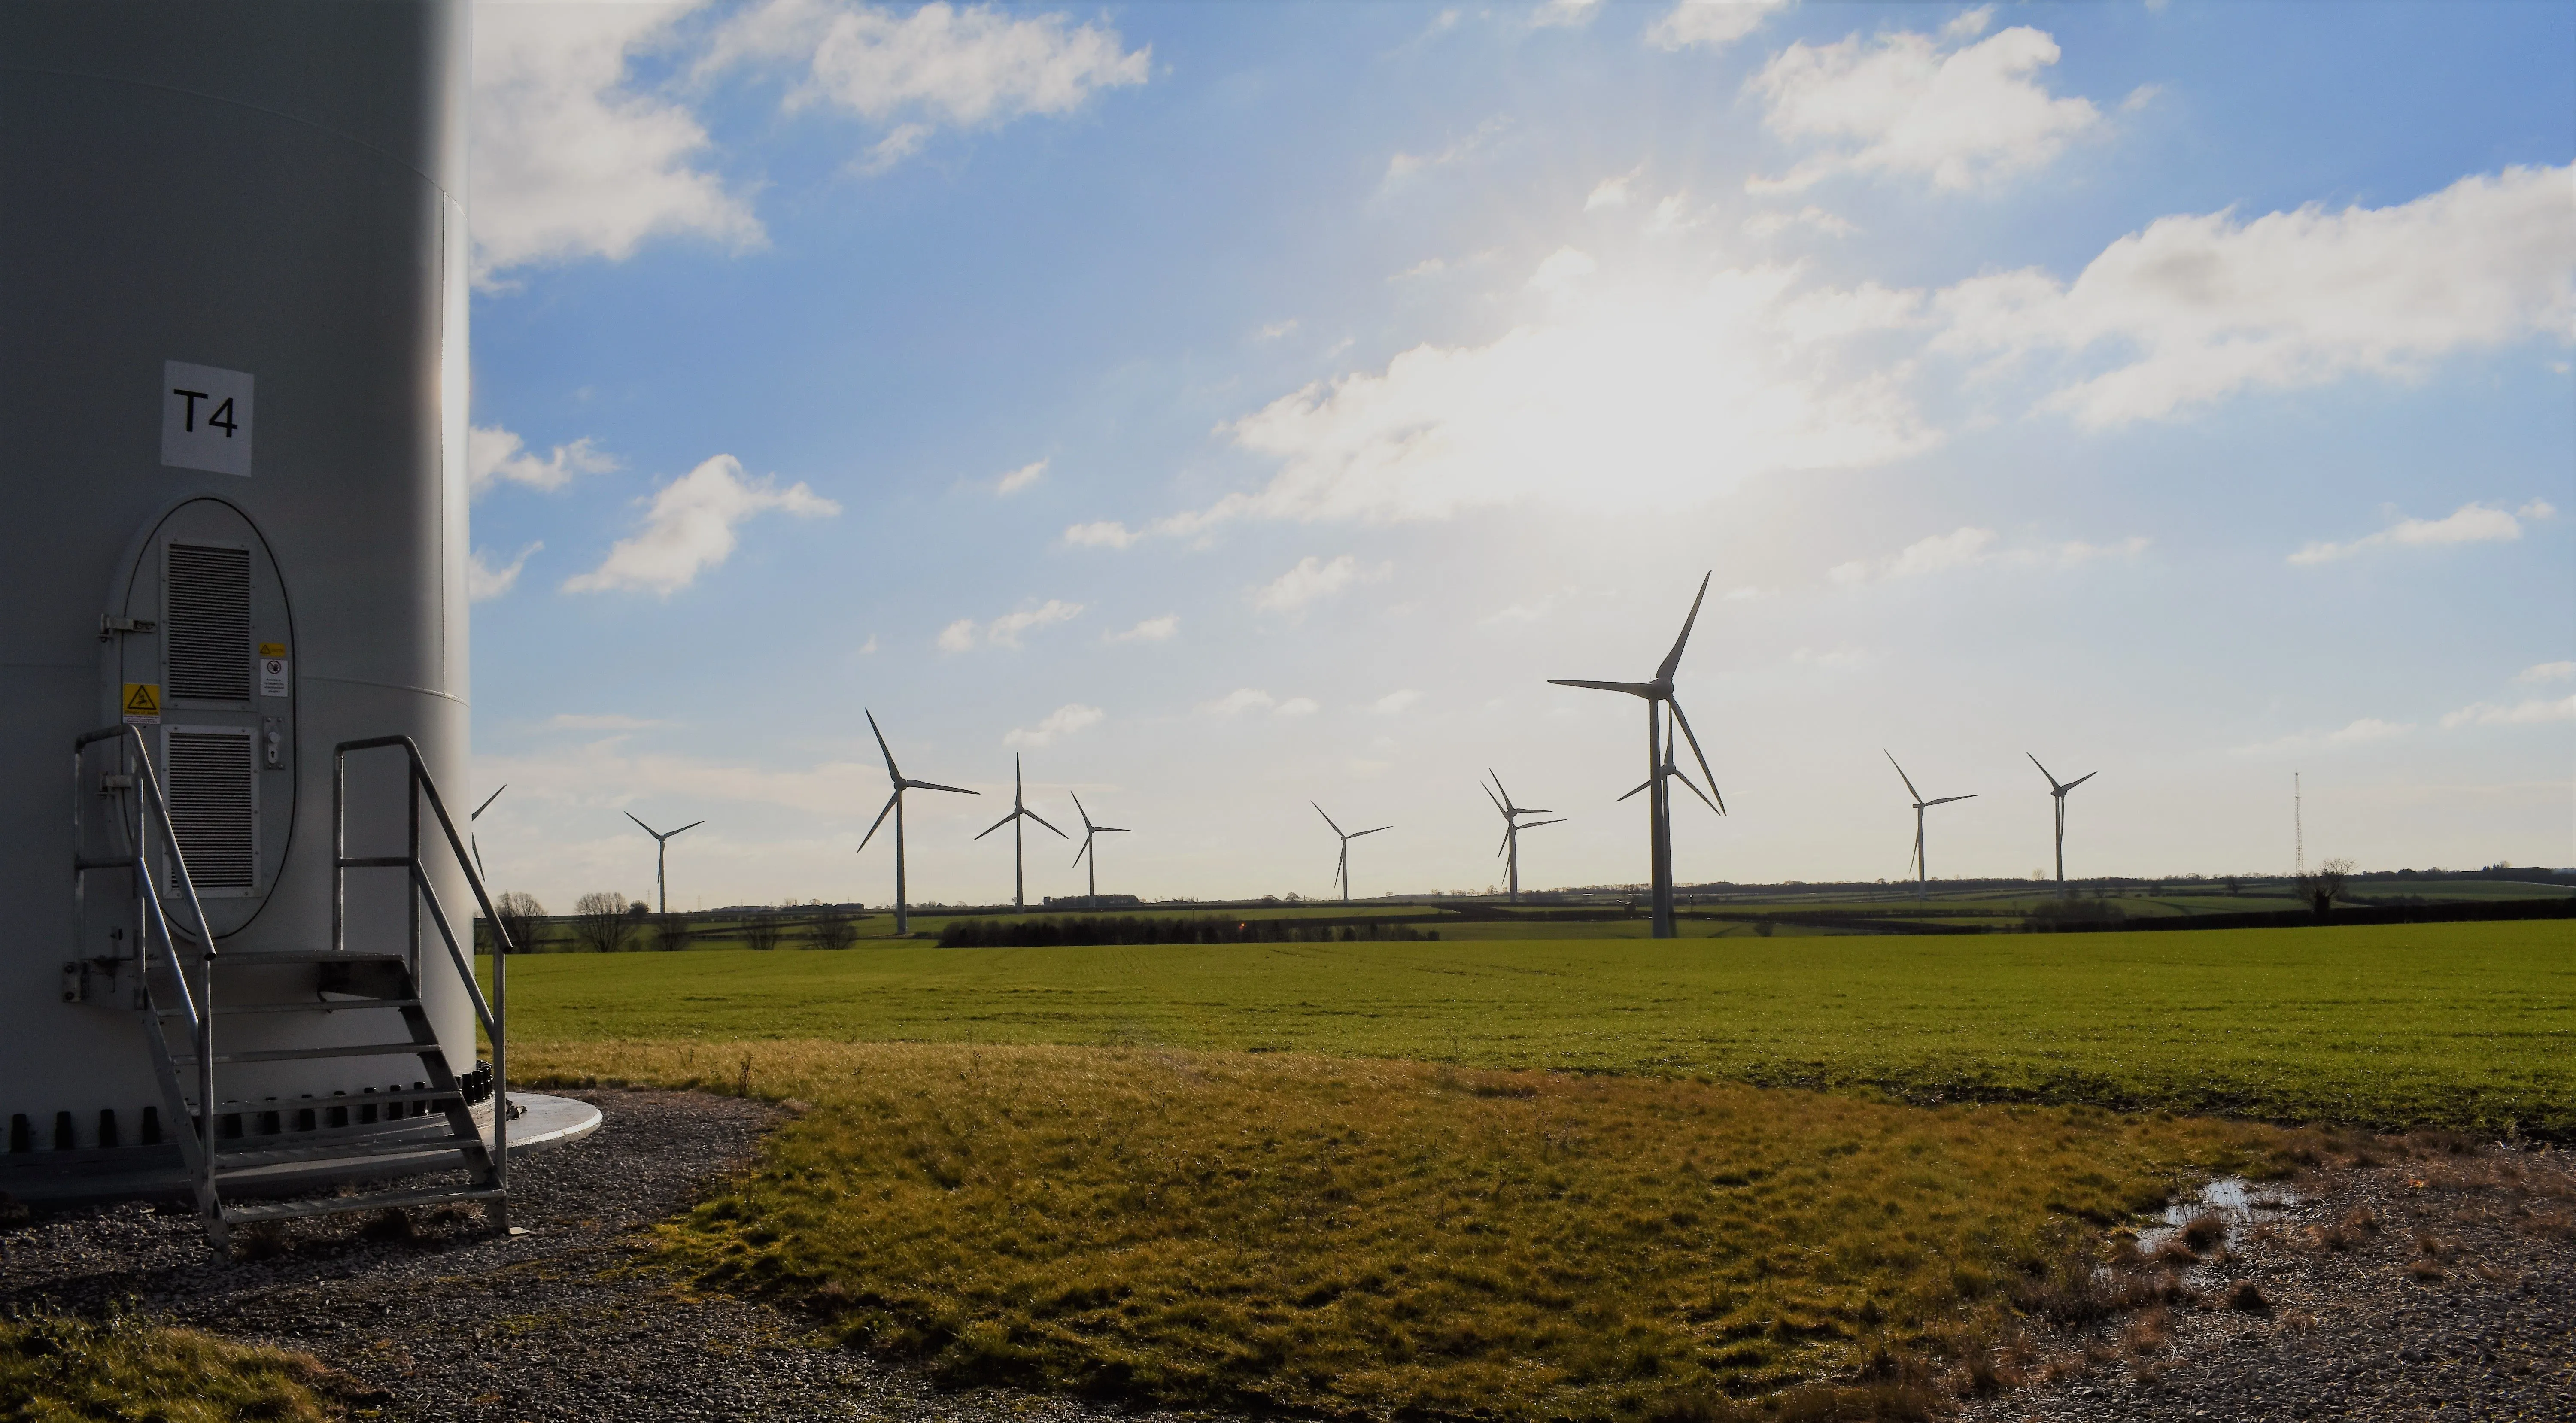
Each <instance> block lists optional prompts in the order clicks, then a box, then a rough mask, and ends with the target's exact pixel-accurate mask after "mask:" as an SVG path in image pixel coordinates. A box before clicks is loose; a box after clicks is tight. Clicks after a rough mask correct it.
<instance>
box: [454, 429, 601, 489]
mask: <svg viewBox="0 0 2576 1423" xmlns="http://www.w3.org/2000/svg"><path fill="white" fill-rule="evenodd" d="M617 467H618V464H617V459H616V457H615V456H613V455H605V454H601V453H600V452H599V450H598V449H597V448H596V447H595V446H593V445H592V444H591V441H590V437H589V436H587V435H585V436H583V437H582V438H580V439H578V440H575V441H573V442H572V443H571V444H568V445H557V446H555V447H554V450H553V451H552V452H551V453H549V454H548V455H546V456H545V457H544V458H543V459H539V458H538V457H537V456H536V454H535V453H534V452H532V451H530V450H528V449H526V448H524V446H523V445H522V443H521V441H520V439H519V437H518V436H517V435H514V434H512V433H510V432H509V431H507V430H504V429H502V428H501V427H500V426H498V425H470V426H468V427H466V431H465V480H466V487H467V488H468V489H470V490H472V491H473V492H474V493H476V494H480V493H482V492H483V491H484V490H486V489H488V488H490V487H491V486H492V485H493V483H494V482H496V481H498V480H504V479H506V480H508V481H510V482H511V483H512V484H524V485H526V486H528V487H529V488H531V489H547V490H553V489H561V488H563V487H564V486H565V485H567V484H570V483H571V482H572V477H573V476H574V475H576V474H606V473H608V472H609V471H611V470H614V469H616V468H617Z"/></svg>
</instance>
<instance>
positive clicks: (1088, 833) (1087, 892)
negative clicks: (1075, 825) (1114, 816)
mask: <svg viewBox="0 0 2576 1423" xmlns="http://www.w3.org/2000/svg"><path fill="white" fill-rule="evenodd" d="M1073 809H1074V813H1075V814H1077V815H1079V816H1081V817H1082V848H1081V849H1079V850H1076V851H1074V852H1073V862H1074V863H1075V864H1077V865H1078V864H1081V863H1082V861H1083V857H1085V856H1089V857H1090V859H1091V868H1090V869H1089V870H1088V871H1086V872H1085V873H1087V874H1088V875H1089V876H1090V879H1089V882H1088V883H1087V884H1086V885H1085V887H1084V889H1083V898H1082V907H1083V908H1085V909H1098V908H1099V907H1100V854H1099V852H1098V851H1096V850H1094V849H1092V847H1091V839H1092V837H1093V836H1095V835H1132V834H1134V833H1135V832H1134V831H1132V830H1129V829H1128V828H1127V827H1126V826H1124V825H1094V824H1092V823H1091V812H1090V811H1088V810H1085V809H1083V806H1082V796H1081V795H1080V794H1079V793H1073Z"/></svg>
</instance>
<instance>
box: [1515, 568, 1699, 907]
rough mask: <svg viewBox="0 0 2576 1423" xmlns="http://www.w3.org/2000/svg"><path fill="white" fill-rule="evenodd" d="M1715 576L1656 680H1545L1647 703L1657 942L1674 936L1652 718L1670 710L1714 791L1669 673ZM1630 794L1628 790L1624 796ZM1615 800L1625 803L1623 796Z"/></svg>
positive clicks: (1658, 730)
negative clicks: (1623, 693)
mask: <svg viewBox="0 0 2576 1423" xmlns="http://www.w3.org/2000/svg"><path fill="white" fill-rule="evenodd" d="M1714 576H1715V574H1714V573H1713V572H1711V573H1706V574H1702V575H1701V576H1700V580H1699V595H1698V596H1697V597H1695V598H1693V599H1691V609H1690V616H1689V617H1686V618H1684V619H1682V634H1681V636H1679V637H1677V638H1674V639H1673V650H1672V651H1670V652H1667V653H1665V654H1664V660H1663V663H1662V665H1660V666H1658V667H1656V669H1655V680H1653V681H1651V682H1586V681H1580V680H1577V679H1575V678H1572V677H1550V678H1548V680H1549V681H1550V682H1553V683H1555V684H1556V685H1557V686H1560V687H1590V688H1592V689H1593V690H1595V691H1601V692H1625V693H1627V694H1628V695H1629V696H1632V697H1639V698H1643V699H1644V701H1645V703H1646V788H1647V789H1648V790H1650V791H1651V794H1649V795H1648V796H1647V797H1646V806H1647V815H1646V821H1647V827H1646V850H1647V861H1648V864H1649V866H1650V868H1651V871H1652V874H1653V878H1654V894H1655V921H1654V928H1653V930H1652V933H1653V934H1654V936H1655V937H1656V938H1658V939H1669V938H1671V937H1673V818H1672V800H1671V797H1670V796H1668V795H1666V794H1665V791H1664V781H1665V780H1666V779H1667V777H1666V775H1665V773H1664V767H1665V765H1666V764H1667V763H1668V762H1669V761H1670V759H1671V758H1670V756H1669V755H1668V754H1667V753H1666V751H1665V748H1664V741H1665V738H1666V737H1667V736H1668V735H1669V733H1668V732H1667V731H1666V730H1665V728H1664V725H1663V718H1662V717H1660V716H1659V715H1658V714H1657V707H1658V705H1660V706H1662V707H1664V708H1667V709H1669V710H1670V711H1671V713H1672V723H1673V725H1674V726H1676V727H1679V728H1680V729H1681V733H1682V735H1683V736H1685V737H1687V738H1689V740H1690V748H1691V755H1693V756H1694V757H1697V758H1698V760H1699V770H1700V774H1701V775H1702V776H1705V777H1707V778H1708V785H1709V789H1710V790H1711V791H1715V790H1716V789H1717V776H1716V775H1715V774H1714V773H1713V772H1711V771H1710V770H1709V769H1708V756H1707V754H1706V753H1705V752H1703V751H1701V750H1700V749H1699V736H1698V734H1697V733H1696V732H1693V731H1692V730H1691V724H1690V718H1689V717H1688V716H1685V715H1683V714H1682V706H1681V703H1680V702H1678V701H1675V700H1674V699H1673V673H1674V671H1675V670H1676V669H1678V668H1679V667H1680V666H1681V665H1682V649H1683V648H1684V647H1687V646H1689V645H1690V635H1691V625H1692V624H1693V623H1696V622H1698V621H1699V605H1700V604H1701V603H1702V602H1703V601H1705V600H1706V599H1707V598H1708V580H1709V579H1710V578H1711V577H1714ZM1692 789H1693V790H1697V789H1698V787H1696V786H1693V787H1692ZM1635 794H1636V792H1635V791H1630V792H1628V795H1635ZM1620 799H1622V800H1625V799H1627V796H1622V797H1620ZM1702 799H1707V798H1706V797H1702ZM1709 808H1710V809H1711V810H1714V811H1716V812H1717V813H1718V814H1720V815H1724V814H1726V797H1725V796H1723V795H1721V796H1718V797H1717V799H1716V800H1715V801H1713V802H1711V804H1710V806H1709Z"/></svg>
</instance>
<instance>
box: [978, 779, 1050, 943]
mask: <svg viewBox="0 0 2576 1423" xmlns="http://www.w3.org/2000/svg"><path fill="white" fill-rule="evenodd" d="M1023 820H1034V821H1036V822H1037V823H1038V824H1040V825H1046V828H1047V829H1049V830H1055V838H1057V839H1059V840H1062V839H1065V838H1067V837H1066V835H1065V833H1064V832H1063V831H1061V830H1056V829H1055V827H1054V826H1052V825H1047V819H1046V817H1045V816H1043V815H1040V814H1038V813H1037V812H1036V811H1034V810H1031V809H1029V808H1028V806H1026V805H1024V804H1022V803H1021V800H1020V755H1019V753H1018V752H1016V751H1014V752H1012V753H1011V813H1010V814H1008V815H1005V816H1003V817H1002V818H1001V819H999V820H996V821H994V822H993V823H992V824H991V825H988V826H986V827H985V828H984V832H983V834H981V835H977V836H976V837H975V838H976V839H978V840H981V839H983V838H984V836H985V835H990V834H992V833H993V832H994V831H996V830H999V829H1001V828H1002V827H1003V826H1005V825H1007V826H1009V827H1011V912H1012V913H1014V914H1025V913H1027V912H1028V908H1029V906H1028V903H1027V888H1028V875H1027V872H1026V871H1025V870H1024V869H1023V867H1022V862H1021V859H1020V824H1019V823H1020V822H1021V821H1023Z"/></svg>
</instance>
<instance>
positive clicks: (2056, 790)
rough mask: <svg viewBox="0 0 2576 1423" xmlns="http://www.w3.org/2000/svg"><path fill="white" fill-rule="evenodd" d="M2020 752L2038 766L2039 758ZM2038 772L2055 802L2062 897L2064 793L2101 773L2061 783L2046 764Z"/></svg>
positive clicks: (2063, 894)
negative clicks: (2046, 781) (2045, 779)
mask: <svg viewBox="0 0 2576 1423" xmlns="http://www.w3.org/2000/svg"><path fill="white" fill-rule="evenodd" d="M2021 754H2023V755H2025V756H2030V763H2031V764H2032V765H2034V766H2039V758H2038V757H2037V756H2032V755H2031V753H2030V752H2027V751H2025V752H2023V753H2021ZM2039 773H2040V774H2041V775H2043V776H2047V777H2048V796H2049V799H2051V800H2053V801H2055V802H2057V895H2058V898H2060V899H2063V898H2065V897H2066V793H2067V792H2068V791H2071V790H2073V789H2075V788H2076V787H2077V786H2080V785H2082V784H2084V783H2085V782H2086V781H2089V780H2091V779H2093V778H2094V777H2095V776H2098V775H2100V774H2102V773H2101V772H2099V771H2087V772H2085V773H2084V774H2083V775H2080V776H2077V777H2076V778H2075V779H2074V780H2071V781H2068V782H2066V783H2065V784H2063V785H2061V784H2059V783H2058V780H2057V777H2055V776H2054V775H2050V774H2049V770H2048V768H2047V767H2046V766H2039Z"/></svg>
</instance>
